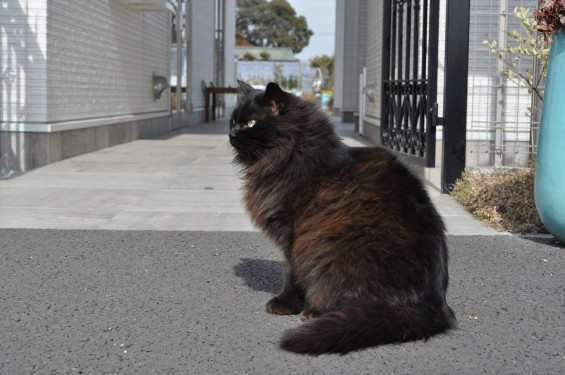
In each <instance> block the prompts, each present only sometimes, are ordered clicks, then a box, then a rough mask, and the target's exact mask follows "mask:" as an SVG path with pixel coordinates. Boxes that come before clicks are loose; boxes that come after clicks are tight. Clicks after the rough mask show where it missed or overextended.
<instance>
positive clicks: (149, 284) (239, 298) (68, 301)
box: [0, 119, 565, 374]
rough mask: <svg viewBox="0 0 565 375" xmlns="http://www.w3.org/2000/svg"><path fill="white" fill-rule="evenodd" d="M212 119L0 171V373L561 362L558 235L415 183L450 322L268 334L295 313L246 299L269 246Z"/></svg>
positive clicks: (265, 275) (263, 289)
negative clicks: (323, 348)
mask: <svg viewBox="0 0 565 375" xmlns="http://www.w3.org/2000/svg"><path fill="white" fill-rule="evenodd" d="M338 130H339V131H340V134H341V135H342V137H343V139H344V141H345V142H346V143H348V144H349V145H351V146H362V145H369V144H368V142H367V141H366V140H365V139H364V138H361V137H359V136H358V135H356V134H355V132H354V131H353V129H352V127H351V125H350V124H338ZM226 132H227V122H226V121H225V119H224V120H220V121H218V122H215V123H212V124H204V125H200V126H194V127H191V128H188V129H184V130H182V131H180V132H175V133H172V134H170V135H169V136H167V137H164V138H161V139H151V140H139V141H135V142H130V143H128V144H124V145H119V146H115V147H112V148H108V149H104V150H100V151H96V152H93V153H89V154H85V155H81V156H78V157H75V158H72V159H67V160H63V161H61V162H58V163H54V164H52V165H49V166H46V167H43V168H40V169H37V170H34V171H31V172H28V173H26V174H24V175H22V176H19V177H16V178H12V179H10V180H4V181H0V255H1V257H2V261H1V262H0V374H48V373H49V374H79V373H83V374H102V373H108V374H149V373H158V374H161V373H162V374H291V373H292V374H376V373H378V374H387V373H392V374H454V373H458V374H478V373H487V374H564V373H565V293H563V286H564V285H565V272H564V271H563V270H564V269H565V248H563V246H559V245H557V244H556V243H555V242H554V241H553V240H552V239H551V238H547V237H542V238H529V239H528V238H522V237H520V236H516V235H511V234H508V233H498V232H496V231H494V230H493V229H491V228H488V227H485V226H484V225H482V224H481V223H479V222H478V221H476V220H475V219H473V218H472V216H471V215H470V214H468V213H467V212H466V211H465V210H464V209H463V208H462V207H461V206H459V205H458V204H457V203H455V202H454V201H453V200H452V199H451V198H450V197H449V196H447V195H442V194H440V193H439V192H438V191H437V190H436V189H434V188H433V187H432V186H429V191H430V194H431V196H432V199H433V201H434V203H435V204H436V206H437V208H438V211H439V212H440V214H441V215H442V216H443V218H444V220H445V221H446V224H447V229H448V233H449V236H448V242H449V248H450V254H451V258H450V264H449V266H450V276H451V284H450V288H449V294H448V302H449V304H450V305H451V307H452V308H453V310H454V311H455V313H456V315H457V318H458V322H459V326H458V328H457V329H455V330H452V331H450V332H448V333H447V334H442V335H439V336H436V337H433V338H431V339H430V340H428V341H426V342H424V341H418V342H412V343H405V344H400V345H387V346H382V347H377V348H370V349H366V350H362V351H359V352H355V353H351V354H348V355H346V356H336V355H322V356H319V357H308V356H302V355H296V354H291V353H286V352H283V351H281V350H279V349H278V346H277V342H278V339H279V337H280V336H281V334H282V332H283V331H284V330H286V329H289V328H291V327H295V326H297V325H299V324H301V322H300V320H299V319H298V317H297V316H274V315H269V314H267V313H265V312H264V304H265V303H266V302H267V300H268V299H269V298H271V296H272V295H273V294H275V293H276V292H277V290H278V289H279V287H280V285H281V272H282V263H281V258H280V255H279V254H278V253H277V250H276V249H275V248H274V247H273V246H272V245H271V244H270V243H269V242H268V241H267V240H266V239H265V238H264V237H263V236H262V235H261V233H260V232H258V231H257V230H256V228H254V227H253V226H252V225H251V223H250V222H249V219H248V217H247V214H246V213H245V210H244V209H243V206H242V205H241V199H240V196H241V181H240V180H239V178H238V177H237V173H236V170H235V168H234V166H233V165H232V164H231V158H232V155H231V151H230V149H229V145H228V142H227V136H226Z"/></svg>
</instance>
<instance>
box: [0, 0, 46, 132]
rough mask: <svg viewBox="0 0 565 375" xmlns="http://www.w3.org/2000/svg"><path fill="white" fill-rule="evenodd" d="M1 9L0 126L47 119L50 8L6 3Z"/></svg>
mask: <svg viewBox="0 0 565 375" xmlns="http://www.w3.org/2000/svg"><path fill="white" fill-rule="evenodd" d="M1 5H2V9H0V123H16V122H26V121H38V120H39V121H41V120H43V119H45V118H46V117H47V103H46V102H45V98H46V95H47V91H46V83H47V80H46V74H47V63H46V57H47V42H46V41H47V38H46V34H47V4H46V3H45V1H26V0H4V1H2V3H1Z"/></svg>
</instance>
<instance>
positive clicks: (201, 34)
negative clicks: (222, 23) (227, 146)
mask: <svg viewBox="0 0 565 375" xmlns="http://www.w3.org/2000/svg"><path fill="white" fill-rule="evenodd" d="M214 5H215V1H212V0H207V1H191V2H190V7H191V10H190V13H189V15H190V21H189V27H190V31H189V52H188V55H189V56H190V63H189V67H188V70H189V90H190V94H189V100H190V106H191V112H203V111H204V93H203V91H202V81H204V82H206V85H210V82H211V81H213V80H214V45H215V44H214V43H215V42H214Z"/></svg>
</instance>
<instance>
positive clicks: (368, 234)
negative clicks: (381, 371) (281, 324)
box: [230, 81, 455, 354]
mask: <svg viewBox="0 0 565 375" xmlns="http://www.w3.org/2000/svg"><path fill="white" fill-rule="evenodd" d="M238 82H239V86H240V90H241V91H242V94H243V95H242V96H241V98H240V100H239V103H238V105H237V107H236V108H235V110H234V111H233V113H232V116H231V120H230V142H231V145H232V146H233V147H234V149H235V151H236V155H235V158H234V161H235V163H237V164H238V165H239V166H240V167H241V173H242V177H243V179H244V182H245V195H244V200H245V204H246V207H247V209H248V211H249V213H250V215H251V218H252V220H253V222H254V223H255V224H256V225H258V226H259V227H260V228H261V229H262V230H263V231H264V232H265V233H266V234H267V236H268V237H269V238H270V239H271V240H272V241H273V242H274V243H275V244H276V245H277V246H278V247H280V249H281V250H282V252H283V254H284V257H285V260H286V263H285V274H284V285H283V288H282V290H281V292H280V293H279V294H278V295H277V296H276V297H274V298H273V299H271V300H270V301H269V302H268V303H267V306H266V309H267V311H268V312H269V313H272V314H297V313H300V314H301V318H302V319H303V320H308V321H307V322H306V323H305V324H303V325H302V326H300V327H298V328H295V329H292V330H290V331H287V332H286V333H285V334H284V336H283V338H282V341H281V347H282V348H283V349H286V350H289V351H293V352H299V353H308V354H320V353H342V354H344V353H347V352H350V351H352V350H357V349H360V348H364V347H368V346H374V345H379V344H385V343H394V342H403V341H408V340H417V339H425V338H428V337H430V336H431V335H433V334H436V333H439V332H443V331H445V330H447V329H449V328H451V327H453V326H454V324H455V317H454V315H453V312H452V310H451V309H450V308H449V306H448V305H447V303H446V298H445V294H446V290H447V284H448V272H447V258H448V255H447V246H446V242H445V227H444V224H443V222H442V219H441V218H440V216H439V214H438V213H437V211H436V209H435V208H434V206H433V204H432V202H431V201H430V198H429V196H428V194H427V192H426V190H425V188H424V186H423V184H422V182H421V181H420V180H419V179H418V178H416V177H415V176H414V175H412V174H411V173H410V172H409V171H408V169H407V168H406V167H405V166H404V165H403V164H402V163H400V162H399V161H398V160H397V159H396V158H395V156H393V155H392V154H391V153H390V152H389V151H387V150H385V149H383V148H380V147H375V148H349V147H347V146H346V145H344V144H343V143H342V142H341V140H340V139H339V137H338V136H337V135H336V133H335V131H334V126H333V125H332V123H331V122H330V120H329V119H328V117H327V116H326V115H325V113H324V112H322V111H321V109H320V108H319V107H318V106H317V105H316V104H314V103H311V102H308V101H305V100H303V99H301V98H299V97H297V96H295V95H293V94H290V93H287V92H284V91H283V90H282V89H281V88H280V87H279V86H278V85H277V84H275V83H269V84H268V86H267V88H266V90H265V91H262V90H256V89H254V88H253V87H251V86H250V85H248V84H246V83H245V82H241V81H238ZM311 318H312V319H311Z"/></svg>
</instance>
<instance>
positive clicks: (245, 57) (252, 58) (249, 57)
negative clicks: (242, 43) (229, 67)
mask: <svg viewBox="0 0 565 375" xmlns="http://www.w3.org/2000/svg"><path fill="white" fill-rule="evenodd" d="M241 60H243V61H256V60H257V56H255V55H254V54H252V53H251V52H245V54H244V55H243V56H242V57H241Z"/></svg>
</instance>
